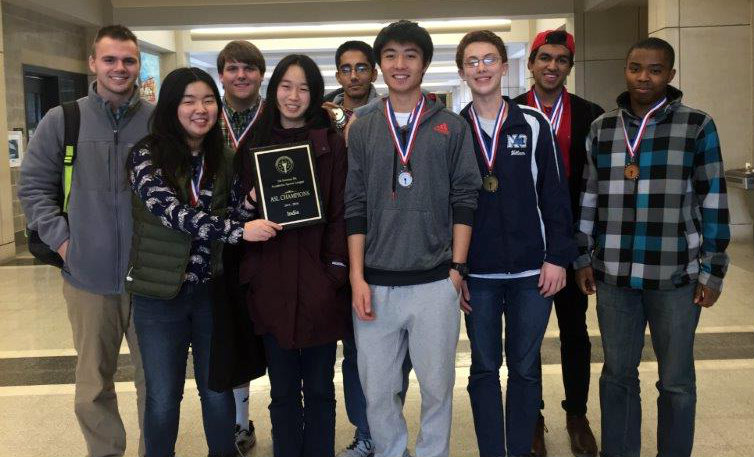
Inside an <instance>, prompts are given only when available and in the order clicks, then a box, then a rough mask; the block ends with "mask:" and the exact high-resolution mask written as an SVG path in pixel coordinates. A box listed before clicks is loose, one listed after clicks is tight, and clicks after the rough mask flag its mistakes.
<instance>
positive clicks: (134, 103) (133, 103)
mask: <svg viewBox="0 0 754 457" xmlns="http://www.w3.org/2000/svg"><path fill="white" fill-rule="evenodd" d="M89 98H91V99H92V100H94V102H95V103H96V104H97V106H99V107H100V108H102V109H103V110H105V111H107V112H108V113H109V114H110V116H111V117H112V118H113V119H114V117H113V112H112V110H111V109H110V107H109V106H108V105H109V103H108V102H107V100H105V99H104V98H102V97H101V96H100V94H98V93H97V81H92V83H91V84H90V85H89ZM140 104H141V94H140V93H139V86H138V84H134V92H133V94H131V98H129V99H128V110H126V114H128V113H130V112H131V111H133V110H134V109H135V108H137V107H138V106H139V105H140ZM117 108H118V107H116V109H117Z"/></svg>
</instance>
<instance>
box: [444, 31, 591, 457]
mask: <svg viewBox="0 0 754 457" xmlns="http://www.w3.org/2000/svg"><path fill="white" fill-rule="evenodd" d="M456 64H457V66H458V73H459V75H460V76H461V78H462V79H463V80H464V81H466V83H467V84H468V85H469V88H470V89H471V94H472V98H473V101H472V103H470V104H469V105H468V106H466V107H465V108H464V109H463V111H461V115H462V116H463V117H464V118H465V119H466V120H467V122H468V123H469V124H470V125H471V127H472V131H473V132H474V135H473V137H474V149H475V155H476V158H477V164H478V166H479V169H480V171H481V173H482V188H483V191H482V192H481V193H480V196H479V203H478V207H477V211H476V213H475V215H474V226H473V231H472V238H471V247H470V249H469V259H468V263H469V269H470V274H469V277H468V279H467V280H466V281H464V285H463V287H464V291H463V296H462V299H461V306H462V307H463V309H464V311H465V312H466V329H467V332H468V335H469V341H470V343H471V369H470V375H469V385H468V391H469V397H470V398H471V409H472V413H473V415H474V428H475V430H476V435H477V443H478V445H479V453H480V455H482V456H488V455H509V456H522V455H529V453H530V451H531V445H532V436H533V434H534V427H535V424H536V422H537V414H538V409H537V408H538V406H539V404H540V402H541V397H542V396H541V391H540V387H539V386H540V383H541V371H540V369H539V363H538V362H539V350H540V346H541V344H542V339H543V337H544V333H545V329H546V328H547V322H548V320H549V316H550V310H551V308H552V296H553V295H554V294H555V293H557V292H558V291H559V290H560V289H562V288H563V286H564V285H565V282H566V267H567V266H568V264H570V262H571V261H572V260H573V259H574V258H575V255H576V244H575V241H574V239H573V233H572V227H571V225H572V222H571V212H570V209H569V206H570V205H569V199H568V187H567V183H566V178H565V173H564V170H563V162H562V160H561V157H560V155H559V154H558V151H557V147H556V146H555V138H554V135H553V133H552V129H551V128H550V123H549V122H548V121H547V118H546V117H545V116H544V115H543V114H542V113H541V112H539V111H537V110H536V109H532V108H529V107H525V106H518V105H516V104H515V103H511V102H510V100H509V99H508V98H507V97H503V96H502V95H501V91H500V86H501V79H502V77H503V76H504V75H505V74H506V72H507V70H508V64H507V55H506V51H505V46H504V44H503V41H502V40H501V39H500V37H498V36H497V35H495V34H494V33H492V32H490V31H487V30H481V31H475V32H470V33H468V34H467V35H466V36H464V38H463V39H462V40H461V43H460V44H459V45H458V49H457V52H456ZM503 316H504V319H505V354H506V357H507V360H508V388H507V390H506V403H507V404H506V405H505V409H503V401H502V395H501V388H500V375H499V370H500V367H501V365H502V357H503V347H502V337H503V327H502V325H501V320H502V319H501V318H502V317H503ZM504 415H505V419H504V418H503V416H504ZM503 428H505V433H504V432H503ZM506 438H507V443H506ZM506 444H507V446H506Z"/></svg>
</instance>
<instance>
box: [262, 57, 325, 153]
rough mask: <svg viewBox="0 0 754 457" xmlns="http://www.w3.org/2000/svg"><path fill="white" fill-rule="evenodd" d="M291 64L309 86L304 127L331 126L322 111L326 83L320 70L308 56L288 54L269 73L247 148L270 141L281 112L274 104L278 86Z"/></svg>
mask: <svg viewBox="0 0 754 457" xmlns="http://www.w3.org/2000/svg"><path fill="white" fill-rule="evenodd" d="M293 65H298V66H299V67H301V69H302V70H304V76H305V77H306V84H307V85H308V86H309V106H308V107H307V108H306V111H305V112H304V120H305V121H306V124H307V127H309V128H324V127H329V126H330V125H331V124H330V117H329V116H328V115H327V112H326V111H325V110H324V109H323V108H322V99H323V98H324V96H325V81H324V79H322V73H321V72H320V71H319V67H318V66H317V64H316V63H315V62H314V61H313V60H312V59H311V58H310V57H309V56H306V55H303V54H290V55H287V56H285V57H283V59H282V60H281V61H280V62H279V63H278V64H277V66H276V67H275V70H274V71H273V72H272V76H271V77H270V82H269V84H268V85H267V98H266V100H265V105H264V110H262V113H261V114H260V117H259V121H258V123H257V125H255V126H254V128H253V129H252V130H253V133H252V136H251V138H250V139H249V146H250V147H257V146H267V145H268V144H269V142H270V136H271V135H270V132H271V131H272V128H273V127H275V126H278V125H280V109H279V108H278V104H277V93H278V86H279V85H280V81H281V80H282V79H283V76H284V75H285V72H286V71H288V68H289V67H291V66H293Z"/></svg>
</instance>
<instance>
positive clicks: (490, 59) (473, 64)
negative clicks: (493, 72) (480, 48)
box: [463, 55, 500, 68]
mask: <svg viewBox="0 0 754 457" xmlns="http://www.w3.org/2000/svg"><path fill="white" fill-rule="evenodd" d="M480 62H481V63H483V64H484V66H485V67H491V66H493V65H495V64H496V63H498V62H500V57H498V56H492V55H490V56H484V57H482V58H481V59H477V58H476V57H471V58H470V59H467V60H466V61H465V62H464V63H463V65H464V66H465V67H468V68H477V67H478V66H479V63H480Z"/></svg>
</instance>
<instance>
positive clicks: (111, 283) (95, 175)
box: [18, 25, 154, 457]
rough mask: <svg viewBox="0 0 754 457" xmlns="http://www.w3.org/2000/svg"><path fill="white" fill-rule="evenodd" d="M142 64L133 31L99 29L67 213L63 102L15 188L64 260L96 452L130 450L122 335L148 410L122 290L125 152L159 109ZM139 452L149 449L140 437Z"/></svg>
mask: <svg viewBox="0 0 754 457" xmlns="http://www.w3.org/2000/svg"><path fill="white" fill-rule="evenodd" d="M139 68H140V65H139V46H138V42H137V41H136V37H135V36H134V34H133V33H131V31H130V30H128V29H127V28H126V27H123V26H121V25H112V26H107V27H103V28H102V29H100V30H99V31H98V32H97V36H96V38H95V40H94V45H93V47H92V55H91V56H89V69H90V70H91V71H92V73H94V75H95V77H96V80H95V82H94V83H92V85H91V86H90V87H89V95H88V96H86V97H84V98H81V99H79V100H78V101H77V103H78V105H79V109H80V110H81V127H80V130H79V138H78V145H77V152H76V160H75V162H74V165H73V179H72V184H71V193H70V197H69V201H68V218H65V217H64V216H63V215H62V214H61V212H60V207H59V206H58V192H59V189H60V179H61V173H62V171H63V155H64V152H63V150H64V145H63V141H64V140H63V137H64V135H63V132H64V122H63V110H62V108H60V107H57V108H53V109H51V110H50V111H49V112H48V113H47V114H46V115H45V116H44V117H43V118H42V121H41V122H40V123H39V126H38V127H37V130H36V132H35V133H34V136H33V137H32V139H31V141H30V142H29V149H28V151H27V153H26V156H25V157H24V162H23V164H22V165H21V180H20V182H19V185H18V198H19V200H21V205H23V208H24V213H25V214H26V218H27V220H28V221H29V226H30V227H31V228H32V229H35V230H37V231H38V232H39V236H40V238H41V239H42V241H44V242H45V243H46V244H47V245H48V246H49V247H50V248H51V249H54V250H56V251H58V253H59V254H60V256H61V257H62V258H63V259H64V261H65V265H64V266H63V296H64V297H65V301H66V304H67V307H68V318H69V320H70V321H71V329H72V333H73V345H74V347H75V348H76V354H77V355H78V358H77V362H76V396H75V400H74V404H75V406H74V407H75V410H76V417H77V418H78V421H79V425H80V426H81V431H82V433H83V434H84V440H85V441H86V445H87V451H88V452H87V455H89V456H91V457H98V456H118V455H123V454H124V452H125V449H126V432H125V430H124V428H123V422H122V421H121V419H120V415H119V414H118V402H117V400H116V397H115V386H114V383H113V376H114V375H115V371H116V369H117V366H118V353H119V352H120V344H121V341H123V336H124V335H125V337H126V340H127V341H128V346H129V349H130V352H131V361H132V363H133V366H134V383H135V384H136V398H137V405H138V411H139V424H140V425H141V424H142V419H143V417H144V415H143V411H144V401H145V398H146V395H145V392H144V386H145V384H144V371H143V370H142V365H141V355H140V353H139V346H138V344H137V341H136V332H135V331H134V326H133V325H132V318H131V297H130V296H129V294H127V293H126V292H125V291H124V288H123V283H124V281H125V277H126V268H127V266H128V258H129V253H130V250H131V232H132V229H131V225H132V221H131V189H130V188H129V186H128V180H127V178H126V170H125V164H126V157H127V156H128V152H129V150H130V149H131V146H133V144H134V143H136V142H137V141H139V140H140V139H141V138H142V137H144V136H145V135H146V134H147V133H148V122H149V116H150V115H151V113H152V110H153V109H154V107H153V106H152V105H150V104H148V103H145V102H143V101H141V100H140V98H139V89H138V87H136V78H137V77H138V76H139ZM64 453H65V452H64ZM139 455H144V444H143V440H142V441H141V443H140V449H139Z"/></svg>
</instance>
